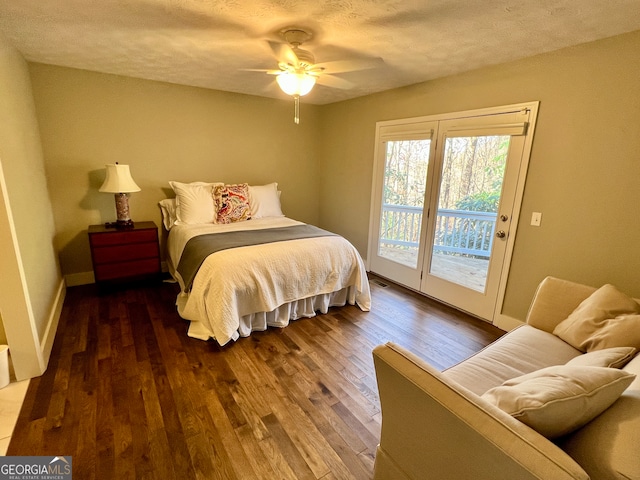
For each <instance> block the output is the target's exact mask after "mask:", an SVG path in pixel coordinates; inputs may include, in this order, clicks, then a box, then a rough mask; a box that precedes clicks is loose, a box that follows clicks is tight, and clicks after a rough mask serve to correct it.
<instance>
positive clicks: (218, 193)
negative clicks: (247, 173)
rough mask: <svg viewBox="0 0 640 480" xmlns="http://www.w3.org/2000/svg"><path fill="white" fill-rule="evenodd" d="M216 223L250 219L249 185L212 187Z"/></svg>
mask: <svg viewBox="0 0 640 480" xmlns="http://www.w3.org/2000/svg"><path fill="white" fill-rule="evenodd" d="M213 200H214V202H215V206H216V212H217V217H216V219H217V222H218V223H234V222H241V221H244V220H250V219H251V207H250V206H249V185H248V184H246V183H240V184H236V185H216V186H215V187H213Z"/></svg>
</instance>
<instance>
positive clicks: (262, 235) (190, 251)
mask: <svg viewBox="0 0 640 480" xmlns="http://www.w3.org/2000/svg"><path fill="white" fill-rule="evenodd" d="M332 235H333V236H335V235H336V234H335V233H331V232H328V231H326V230H322V229H321V228H318V227H314V226H313V225H294V226H291V227H280V228H266V229H264V230H241V231H238V232H223V233H209V234H206V235H199V236H197V237H193V238H192V239H190V240H189V241H188V242H187V244H186V245H185V247H184V250H183V252H182V255H181V256H180V262H179V263H178V268H177V271H178V273H179V274H180V276H181V277H182V281H183V282H184V288H185V291H187V292H188V291H189V290H191V285H192V284H193V279H194V278H195V277H196V273H198V270H199V269H200V266H201V265H202V263H203V262H204V260H205V259H206V258H207V257H208V256H209V255H211V254H212V253H215V252H219V251H220V250H228V249H230V248H236V247H246V246H250V245H260V244H264V243H273V242H282V241H285V240H296V239H300V238H313V237H327V236H332Z"/></svg>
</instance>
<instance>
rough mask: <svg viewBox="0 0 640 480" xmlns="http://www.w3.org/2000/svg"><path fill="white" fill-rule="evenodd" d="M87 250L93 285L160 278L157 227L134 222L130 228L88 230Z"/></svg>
mask: <svg viewBox="0 0 640 480" xmlns="http://www.w3.org/2000/svg"><path fill="white" fill-rule="evenodd" d="M88 232H89V246H90V247H91V260H92V261H93V273H94V275H95V279H96V283H105V282H112V281H120V280H132V279H137V278H143V277H148V278H153V277H155V278H160V247H159V244H158V227H157V226H156V224H155V223H153V222H136V223H135V224H134V226H133V227H132V228H127V229H117V228H108V227H105V226H104V225H90V226H89V230H88Z"/></svg>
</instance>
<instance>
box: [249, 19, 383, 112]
mask: <svg viewBox="0 0 640 480" xmlns="http://www.w3.org/2000/svg"><path fill="white" fill-rule="evenodd" d="M279 33H280V35H281V36H282V38H283V39H284V40H285V42H286V43H283V42H274V41H269V45H270V47H271V49H272V50H273V53H274V54H275V56H276V59H277V60H278V69H272V70H259V69H252V71H259V72H266V73H267V74H268V75H275V76H276V82H277V83H278V86H279V87H280V89H281V90H282V91H283V92H284V93H286V94H287V95H291V96H292V97H293V98H294V102H295V114H294V118H293V121H294V122H295V123H296V124H298V123H300V97H302V96H304V95H306V94H308V93H309V92H310V91H311V90H312V89H313V87H314V85H315V84H316V83H317V84H319V85H324V86H327V87H332V88H341V89H349V88H352V87H353V86H354V84H353V83H351V82H349V81H347V80H345V79H343V78H340V77H336V76H335V75H334V74H335V73H345V72H352V71H355V70H364V69H368V68H375V67H377V66H380V65H381V64H382V63H383V62H382V59H381V58H373V59H360V60H337V61H332V62H323V63H316V61H315V57H314V56H313V54H312V53H311V52H310V51H308V50H303V49H302V48H300V46H301V45H302V44H303V43H304V42H307V41H309V40H311V38H313V34H312V33H311V32H310V31H309V30H305V29H303V28H299V27H287V28H284V29H282V30H280V32H279Z"/></svg>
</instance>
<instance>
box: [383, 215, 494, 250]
mask: <svg viewBox="0 0 640 480" xmlns="http://www.w3.org/2000/svg"><path fill="white" fill-rule="evenodd" d="M496 218H497V214H496V213H493V212H472V211H468V210H452V209H442V210H438V216H437V218H436V232H435V237H434V250H435V251H438V252H443V253H462V254H466V255H473V256H475V257H483V258H488V257H489V256H490V254H491V247H492V246H493V236H494V235H493V232H494V230H495V224H496ZM421 223H422V208H421V207H410V206H407V205H389V204H385V205H383V207H382V219H381V235H380V243H382V244H387V245H400V246H404V247H410V248H411V247H412V248H418V246H419V242H420V238H419V236H420V224H421Z"/></svg>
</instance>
